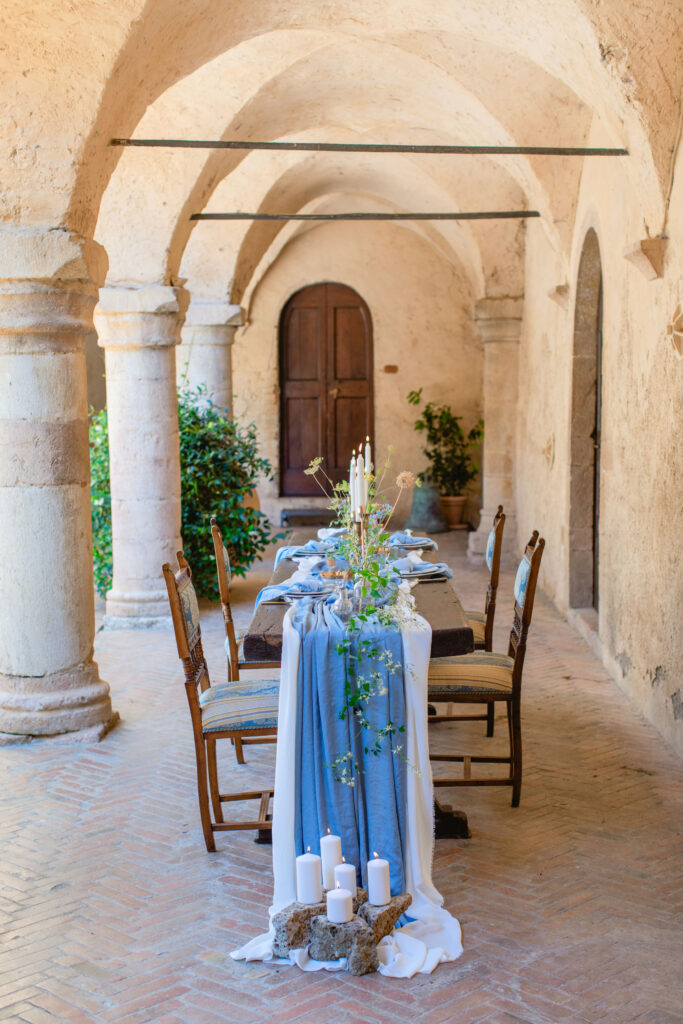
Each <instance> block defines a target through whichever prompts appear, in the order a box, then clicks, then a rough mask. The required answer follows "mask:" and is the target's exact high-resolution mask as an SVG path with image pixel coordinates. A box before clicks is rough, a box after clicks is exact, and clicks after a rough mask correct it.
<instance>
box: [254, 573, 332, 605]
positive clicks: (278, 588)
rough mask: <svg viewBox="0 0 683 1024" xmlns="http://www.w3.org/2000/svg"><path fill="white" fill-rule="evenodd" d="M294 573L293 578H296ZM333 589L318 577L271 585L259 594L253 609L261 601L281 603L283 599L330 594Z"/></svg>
mask: <svg viewBox="0 0 683 1024" xmlns="http://www.w3.org/2000/svg"><path fill="white" fill-rule="evenodd" d="M297 575H298V574H297V573H294V576H297ZM333 590H334V587H333V586H332V584H331V582H330V580H323V579H320V577H317V578H316V577H311V576H309V577H305V578H304V579H294V577H290V579H288V580H285V581H284V583H277V584H273V585H272V586H270V587H264V588H263V590H261V591H260V592H259V595H258V597H257V598H256V605H255V607H256V608H258V606H259V605H260V604H261V601H281V600H283V598H285V597H300V596H302V595H303V594H310V595H311V596H312V597H314V596H315V595H316V594H326V593H332V591H333Z"/></svg>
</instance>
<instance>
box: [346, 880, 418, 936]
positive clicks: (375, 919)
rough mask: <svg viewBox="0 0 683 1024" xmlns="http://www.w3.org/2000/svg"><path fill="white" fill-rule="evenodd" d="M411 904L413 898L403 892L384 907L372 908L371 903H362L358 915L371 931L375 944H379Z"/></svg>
mask: <svg viewBox="0 0 683 1024" xmlns="http://www.w3.org/2000/svg"><path fill="white" fill-rule="evenodd" d="M412 902H413V897H412V896H411V895H410V894H409V893H407V892H404V893H402V894H401V895H400V896H393V897H392V899H391V903H387V905H386V906H385V907H373V905H372V903H364V904H363V906H362V907H361V908H360V910H359V912H358V914H359V917H361V918H362V920H363V921H365V923H366V924H367V925H368V927H369V928H371V929H372V934H373V937H374V939H375V942H376V943H377V942H379V941H380V939H383V938H384V936H385V935H389V933H390V932H392V931H393V930H394V925H395V924H396V922H397V921H398V919H399V917H400V916H401V914H403V913H404V911H406V910H407V909H408V907H409V906H410V904H411V903H412Z"/></svg>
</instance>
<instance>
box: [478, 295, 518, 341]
mask: <svg viewBox="0 0 683 1024" xmlns="http://www.w3.org/2000/svg"><path fill="white" fill-rule="evenodd" d="M523 311H524V299H523V298H509V297H504V298H499V299H498V298H484V299H480V300H479V301H478V302H477V303H476V305H475V307H474V321H475V323H476V325H477V329H478V330H479V334H480V336H481V340H482V341H483V342H484V344H486V343H487V342H491V341H512V342H518V341H519V336H520V332H521V327H522V313H523Z"/></svg>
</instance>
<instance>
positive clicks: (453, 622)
mask: <svg viewBox="0 0 683 1024" xmlns="http://www.w3.org/2000/svg"><path fill="white" fill-rule="evenodd" d="M309 536H310V535H309V534H307V533H302V532H296V533H293V534H292V536H291V539H290V538H288V540H287V543H288V544H305V543H306V541H307V540H308V539H309ZM422 557H423V559H424V561H432V562H436V561H438V560H439V559H438V552H437V551H425V552H424V554H423V556H422ZM295 569H296V563H295V562H293V561H290V559H288V558H283V560H282V561H281V562H280V564H279V566H278V567H277V569H276V570H275V571H274V572H273V575H272V576H271V578H270V584H277V583H283V582H284V581H285V580H286V579H289V577H290V576H291V575H292V573H293V572H294V570H295ZM412 593H413V596H414V598H415V607H416V609H417V611H418V612H419V613H420V615H422V616H423V618H425V619H426V620H427V622H428V623H429V624H430V626H431V627H432V657H433V658H445V657H447V656H448V655H453V654H468V653H469V652H470V651H471V650H472V649H473V647H474V637H473V635H472V630H471V628H470V627H469V626H468V624H467V619H466V618H465V613H464V611H463V609H462V605H461V604H460V601H459V600H458V597H457V595H456V593H455V591H454V590H453V587H452V586H451V584H450V581H449V580H441V581H436V582H434V583H418V585H417V586H416V587H414V588H413V591H412ZM288 608H289V605H288V604H285V603H284V602H283V603H281V604H261V605H259V607H258V608H257V609H256V611H255V612H254V615H253V617H252V620H251V622H250V623H249V628H248V629H247V632H246V634H245V637H244V647H243V654H242V657H243V659H244V661H245V662H249V661H255V662H263V661H279V660H280V658H281V656H282V620H283V619H284V617H285V612H286V611H287V609H288Z"/></svg>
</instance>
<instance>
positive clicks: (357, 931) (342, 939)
mask: <svg viewBox="0 0 683 1024" xmlns="http://www.w3.org/2000/svg"><path fill="white" fill-rule="evenodd" d="M366 906H367V904H366ZM308 953H309V956H310V957H311V959H312V960H339V958H340V957H342V956H343V957H346V959H347V962H348V969H349V973H350V974H370V973H371V972H372V971H376V970H377V968H378V967H379V957H378V955H377V945H376V943H375V937H374V935H373V932H372V928H370V926H369V925H368V924H366V922H365V921H363V920H361V918H360V917H355V916H354V917H352V918H351V920H350V921H347V922H346V923H345V924H333V923H332V922H331V921H328V920H327V918H326V917H323V916H322V915H321V916H319V917H314V918H313V921H312V922H311V945H310V948H309V950H308Z"/></svg>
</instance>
